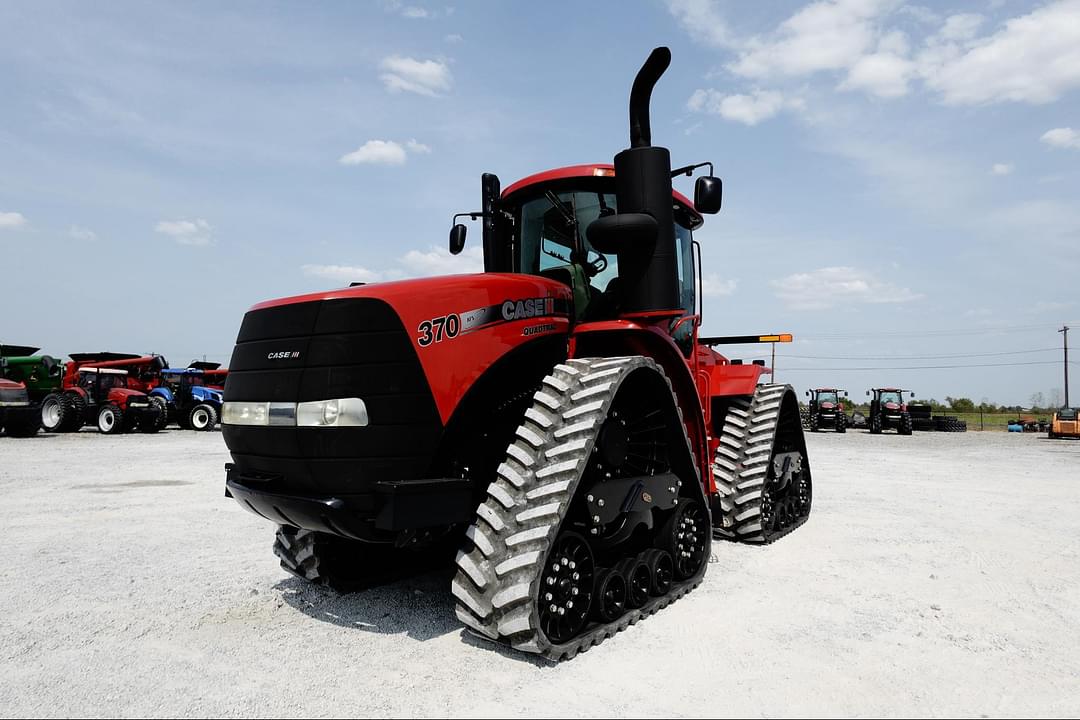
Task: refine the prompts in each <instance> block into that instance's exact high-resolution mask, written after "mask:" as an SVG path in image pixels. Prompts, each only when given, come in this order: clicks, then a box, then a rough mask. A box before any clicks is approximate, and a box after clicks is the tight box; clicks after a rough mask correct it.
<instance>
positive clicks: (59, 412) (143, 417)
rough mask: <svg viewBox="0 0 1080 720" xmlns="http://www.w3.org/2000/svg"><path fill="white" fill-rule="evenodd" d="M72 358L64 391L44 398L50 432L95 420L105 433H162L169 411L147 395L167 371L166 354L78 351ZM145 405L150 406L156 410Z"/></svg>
mask: <svg viewBox="0 0 1080 720" xmlns="http://www.w3.org/2000/svg"><path fill="white" fill-rule="evenodd" d="M70 357H71V361H70V362H68V363H66V364H65V366H64V378H63V390H61V391H60V392H56V393H51V394H50V395H47V396H46V397H45V399H44V400H42V403H41V427H42V429H43V430H45V432H74V431H76V430H78V429H79V428H81V427H82V426H83V425H84V424H86V423H95V424H96V425H97V426H98V429H99V430H101V432H104V433H116V432H126V431H131V430H134V429H135V428H136V427H137V428H138V429H139V430H140V431H142V432H157V431H158V430H160V429H161V428H163V427H164V426H165V423H166V422H167V420H168V415H167V413H166V412H165V411H164V409H163V407H162V406H161V405H160V404H158V403H156V402H155V401H154V399H152V398H150V397H148V396H147V393H149V392H150V390H152V389H153V388H155V387H157V385H158V384H159V383H160V382H161V370H162V369H163V368H165V367H167V366H168V363H167V362H166V361H165V358H163V357H161V356H160V355H130V354H126V353H72V354H71V355H70ZM145 405H150V411H147V410H146V409H145V408H144V406H145ZM117 419H119V422H114V421H115V420H117Z"/></svg>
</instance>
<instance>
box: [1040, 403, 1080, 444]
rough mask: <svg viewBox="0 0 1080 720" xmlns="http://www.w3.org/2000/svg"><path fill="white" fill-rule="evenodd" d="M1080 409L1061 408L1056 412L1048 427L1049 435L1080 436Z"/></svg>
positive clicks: (1052, 436) (1062, 436) (1057, 436)
mask: <svg viewBox="0 0 1080 720" xmlns="http://www.w3.org/2000/svg"><path fill="white" fill-rule="evenodd" d="M1078 415H1080V409H1078V408H1061V409H1060V410H1058V411H1057V412H1056V413H1054V416H1053V419H1051V421H1050V427H1049V428H1048V429H1047V437H1050V438H1052V439H1057V438H1080V417H1078Z"/></svg>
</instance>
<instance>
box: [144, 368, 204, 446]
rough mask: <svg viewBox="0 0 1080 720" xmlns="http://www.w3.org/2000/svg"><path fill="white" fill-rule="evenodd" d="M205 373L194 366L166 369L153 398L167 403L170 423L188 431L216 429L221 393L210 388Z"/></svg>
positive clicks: (151, 393) (162, 372)
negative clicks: (173, 422) (174, 423)
mask: <svg viewBox="0 0 1080 720" xmlns="http://www.w3.org/2000/svg"><path fill="white" fill-rule="evenodd" d="M205 374H206V371H204V370H202V369H200V368H195V367H188V368H165V369H164V370H162V371H161V372H160V378H161V384H160V385H158V386H157V387H155V388H154V389H153V390H151V391H150V398H151V399H152V400H154V399H157V400H158V401H164V404H165V411H166V413H167V418H168V420H171V421H175V422H176V423H177V424H178V425H179V426H180V427H182V428H184V429H185V430H213V429H214V428H215V427H216V426H217V423H218V420H219V419H220V417H221V396H222V390H220V389H218V388H215V387H209V386H208V385H207V384H206V377H205ZM159 404H160V403H159Z"/></svg>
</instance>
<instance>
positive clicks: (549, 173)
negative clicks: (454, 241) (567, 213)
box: [502, 163, 705, 227]
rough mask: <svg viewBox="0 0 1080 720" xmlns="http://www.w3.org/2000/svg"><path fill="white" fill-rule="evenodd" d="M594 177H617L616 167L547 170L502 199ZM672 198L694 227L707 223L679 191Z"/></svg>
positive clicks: (521, 182) (523, 181) (511, 189)
mask: <svg viewBox="0 0 1080 720" xmlns="http://www.w3.org/2000/svg"><path fill="white" fill-rule="evenodd" d="M594 177H615V166H614V165H612V164H610V163H593V164H589V165H568V166H567V167H562V168H556V169H555V170H545V171H544V172H539V173H535V174H534V175H529V176H528V177H524V178H522V179H520V180H518V181H517V182H515V183H513V184H512V185H510V187H508V188H506V189H505V190H503V192H502V197H503V199H505V198H508V197H510V196H511V195H513V194H514V193H516V192H520V191H521V190H525V189H526V188H529V187H531V186H533V185H539V184H541V183H547V182H552V181H554V180H570V179H573V178H594ZM671 196H672V197H673V198H674V199H675V202H677V203H678V204H679V205H681V206H682V207H683V209H685V210H686V211H687V212H688V213H689V214H690V217H691V219H692V220H693V225H694V227H699V226H700V225H701V224H702V223H703V222H705V219H704V218H703V217H702V216H701V213H699V212H698V211H697V210H695V209H694V203H692V202H690V200H689V199H688V198H687V197H686V196H685V195H683V194H682V193H681V192H679V191H678V190H672V191H671Z"/></svg>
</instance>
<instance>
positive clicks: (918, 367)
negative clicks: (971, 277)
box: [787, 360, 1077, 372]
mask: <svg viewBox="0 0 1080 720" xmlns="http://www.w3.org/2000/svg"><path fill="white" fill-rule="evenodd" d="M1057 364H1059V363H1058V361H1057V360H1037V361H1033V362H1018V363H979V364H974V365H898V366H895V367H793V368H788V369H787V372H795V371H798V370H802V371H808V370H812V371H814V372H826V371H830V372H847V371H852V370H952V369H957V370H959V369H963V368H987V367H1020V366H1022V365H1057ZM1069 364H1070V365H1076V364H1077V363H1076V362H1075V361H1073V362H1070V363H1069Z"/></svg>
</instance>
